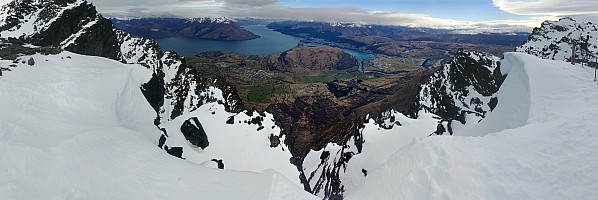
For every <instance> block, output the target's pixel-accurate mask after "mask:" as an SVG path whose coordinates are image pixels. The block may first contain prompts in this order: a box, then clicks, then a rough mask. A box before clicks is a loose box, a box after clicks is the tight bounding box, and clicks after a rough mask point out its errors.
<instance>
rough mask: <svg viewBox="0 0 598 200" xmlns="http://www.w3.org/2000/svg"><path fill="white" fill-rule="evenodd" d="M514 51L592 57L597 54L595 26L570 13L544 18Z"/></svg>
mask: <svg viewBox="0 0 598 200" xmlns="http://www.w3.org/2000/svg"><path fill="white" fill-rule="evenodd" d="M573 50H575V52H573ZM517 51H518V52H524V53H528V54H531V55H534V56H537V57H540V58H544V59H553V60H567V61H570V60H571V57H575V60H579V61H593V60H594V59H595V58H596V57H597V55H598V26H597V25H596V24H594V23H591V22H578V21H576V20H574V19H573V18H570V17H565V18H562V19H560V20H558V21H545V22H544V23H542V25H541V26H540V27H538V28H535V29H534V31H533V32H532V34H531V35H530V36H529V39H528V41H527V42H526V43H525V44H523V45H521V46H519V47H517Z"/></svg>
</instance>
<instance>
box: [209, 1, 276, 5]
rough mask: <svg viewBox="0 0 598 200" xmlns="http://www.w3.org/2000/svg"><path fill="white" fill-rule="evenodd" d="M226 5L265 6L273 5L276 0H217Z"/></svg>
mask: <svg viewBox="0 0 598 200" xmlns="http://www.w3.org/2000/svg"><path fill="white" fill-rule="evenodd" d="M218 1H221V2H224V3H225V5H227V6H266V5H274V4H276V3H277V2H278V0H218Z"/></svg>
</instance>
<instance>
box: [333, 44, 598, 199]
mask: <svg viewBox="0 0 598 200" xmlns="http://www.w3.org/2000/svg"><path fill="white" fill-rule="evenodd" d="M502 62H503V65H502V70H501V71H503V72H504V73H507V74H508V77H507V79H506V80H505V82H504V84H503V85H502V86H501V89H500V90H499V93H498V98H499V99H500V100H499V103H498V106H497V107H496V109H495V111H494V112H492V113H490V114H488V117H487V118H486V119H484V120H483V121H482V122H481V123H479V124H477V125H475V126H474V127H472V128H470V129H464V130H458V132H456V133H455V134H456V135H467V136H434V137H428V138H425V139H421V140H415V141H414V142H412V143H411V144H409V145H407V146H405V147H404V148H402V149H400V150H399V151H397V152H396V153H395V155H394V156H393V157H391V158H390V159H389V161H388V162H387V163H386V164H384V165H382V166H380V167H379V168H378V169H376V170H372V172H371V173H370V174H369V175H368V176H367V177H366V178H365V180H364V181H363V182H362V183H361V186H360V187H358V188H357V189H356V190H354V191H353V192H350V193H348V194H346V196H345V197H347V199H459V200H465V199H472V200H473V199H497V200H498V199H555V200H557V199H593V198H596V196H598V190H596V188H598V181H597V180H598V171H597V170H596V169H598V154H597V153H596V152H598V122H597V121H598V106H597V105H598V85H597V84H596V82H594V81H593V78H594V77H593V76H594V70H593V69H590V68H582V67H581V66H580V65H576V66H573V65H570V64H569V63H565V62H562V61H552V60H542V59H539V58H536V57H533V56H531V55H527V54H522V53H507V54H506V55H505V59H504V60H503V61H502Z"/></svg>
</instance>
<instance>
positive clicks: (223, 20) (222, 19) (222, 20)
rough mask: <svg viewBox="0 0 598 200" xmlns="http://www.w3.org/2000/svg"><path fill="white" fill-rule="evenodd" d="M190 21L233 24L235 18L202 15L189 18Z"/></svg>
mask: <svg viewBox="0 0 598 200" xmlns="http://www.w3.org/2000/svg"><path fill="white" fill-rule="evenodd" d="M189 21H190V22H199V23H215V24H231V23H234V21H233V20H231V19H228V18H226V17H217V18H210V17H202V18H192V19H189Z"/></svg>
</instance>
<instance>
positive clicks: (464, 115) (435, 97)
mask: <svg viewBox="0 0 598 200" xmlns="http://www.w3.org/2000/svg"><path fill="white" fill-rule="evenodd" d="M499 60H500V58H498V57H495V56H490V55H485V54H483V53H479V52H468V51H459V52H458V53H457V54H455V56H454V57H453V59H452V60H451V61H450V62H449V63H447V64H445V65H444V66H442V67H441V69H440V70H439V71H437V72H436V73H434V75H432V77H430V80H429V81H428V83H426V84H424V85H422V89H421V90H420V95H419V97H420V104H421V107H422V108H423V109H425V110H427V111H429V112H431V113H434V114H436V115H438V116H440V117H441V118H442V119H443V120H446V121H449V122H451V124H452V121H453V120H455V121H458V122H460V123H461V124H465V123H466V122H473V123H477V122H478V121H480V120H481V119H482V118H484V116H485V115H486V114H487V113H489V112H491V111H492V110H493V109H494V107H496V104H497V103H498V101H499V99H498V98H497V97H496V95H495V94H496V92H497V91H498V89H499V88H500V85H501V84H502V81H503V80H504V78H505V76H504V75H502V73H501V71H500V61H499ZM449 130H451V128H450V127H449Z"/></svg>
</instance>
